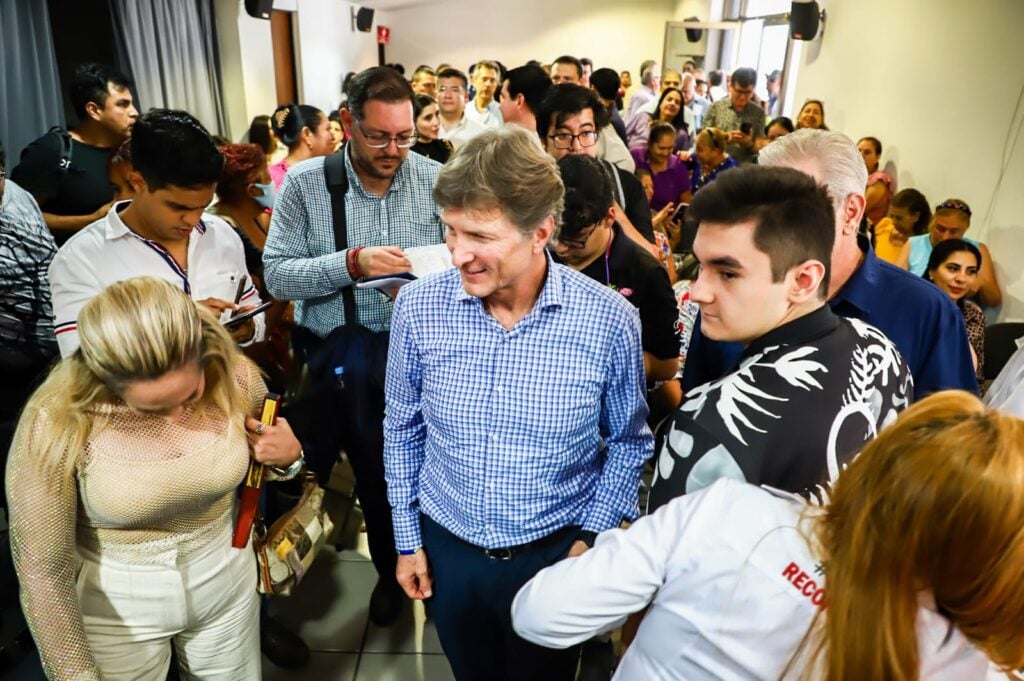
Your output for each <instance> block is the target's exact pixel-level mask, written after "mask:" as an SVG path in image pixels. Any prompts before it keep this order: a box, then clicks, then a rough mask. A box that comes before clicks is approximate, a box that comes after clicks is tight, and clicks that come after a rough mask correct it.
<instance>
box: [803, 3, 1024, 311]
mask: <svg viewBox="0 0 1024 681" xmlns="http://www.w3.org/2000/svg"><path fill="white" fill-rule="evenodd" d="M819 3H820V4H821V5H822V7H823V8H825V9H826V10H827V12H828V18H827V22H826V25H825V29H824V34H823V36H822V37H821V39H820V40H819V41H815V42H813V43H808V44H805V46H804V50H803V57H802V62H801V66H800V69H799V74H798V76H797V83H796V97H795V103H796V104H799V103H800V102H803V100H804V99H806V98H815V99H822V100H824V102H825V106H826V118H827V121H828V124H829V126H830V127H831V128H832V129H833V130H840V131H842V132H845V133H846V134H848V135H849V136H850V137H852V138H853V139H854V140H855V141H856V140H857V139H858V138H859V137H863V136H865V135H873V136H875V137H878V138H879V139H880V140H881V141H882V144H883V147H884V153H883V160H884V161H885V160H891V161H894V162H895V163H896V166H897V168H898V177H897V180H898V184H899V187H901V188H905V187H916V188H917V189H919V190H921V191H922V192H924V194H925V196H927V197H928V199H929V201H930V202H931V203H932V204H933V205H935V204H938V203H939V202H941V201H942V200H943V199H945V198H949V197H958V198H961V199H964V200H965V201H967V202H968V203H969V204H970V205H971V208H972V209H973V210H974V218H973V221H972V226H971V230H970V232H969V236H972V237H974V238H977V239H980V240H982V241H984V242H986V243H987V244H988V245H989V248H990V249H991V251H992V254H993V259H994V260H995V264H996V268H997V272H998V274H999V276H1000V279H1001V283H1002V285H1003V288H1004V291H1005V292H1006V294H1007V295H1006V296H1005V299H1004V303H1003V309H1002V312H1001V319H1004V320H1021V319H1024V192H1022V191H1021V188H1022V187H1024V146H1022V147H1017V148H1016V149H1011V147H1012V145H1013V136H1014V135H1017V134H1019V132H1020V125H1021V122H1022V119H1021V116H1020V115H1019V114H1018V116H1017V119H1016V120H1014V113H1015V107H1016V105H1017V102H1018V97H1019V96H1020V94H1021V91H1022V88H1024V71H1022V70H1021V68H1020V64H1022V63H1024V40H1022V39H1021V35H1020V29H1021V27H1022V26H1024V3H1022V2H1020V1H1019V0H987V1H986V2H964V1H963V0H900V1H899V2H892V0H858V1H857V2H850V1H849V0H819ZM1011 128H1012V130H1013V134H1012V135H1010V140H1009V143H1008V131H1010V130H1011ZM1004 153H1005V154H1006V156H1007V160H1006V162H1007V172H1006V175H1005V177H1004V179H1003V181H1002V184H1001V187H1000V188H998V189H997V183H998V180H999V174H1000V167H1001V165H1002V163H1003V160H1004Z"/></svg>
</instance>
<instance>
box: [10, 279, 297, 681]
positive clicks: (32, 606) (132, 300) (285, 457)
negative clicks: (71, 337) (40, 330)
mask: <svg viewBox="0 0 1024 681" xmlns="http://www.w3.org/2000/svg"><path fill="white" fill-rule="evenodd" d="M79 336H80V339H81V347H80V348H79V349H78V350H77V351H76V352H75V353H74V354H73V355H71V356H70V357H68V358H67V359H65V360H64V361H63V362H62V363H61V364H59V365H58V366H57V367H56V368H55V369H54V370H53V372H52V373H51V374H50V376H49V378H48V379H47V380H46V382H45V383H44V384H43V385H42V387H40V388H39V390H38V391H36V393H35V395H34V396H33V397H32V399H31V400H30V401H29V404H28V406H27V407H26V408H25V412H24V414H23V415H22V418H21V421H20V423H19V424H18V431H17V433H16V435H15V441H14V446H13V448H12V452H11V457H10V461H9V463H8V467H7V490H8V497H9V499H10V511H11V543H12V547H13V552H14V561H15V566H16V567H17V570H18V576H19V580H20V582H21V597H22V605H23V608H24V611H25V615H26V618H27V619H28V622H29V625H30V627H31V629H32V635H33V637H34V638H35V641H36V644H37V646H38V648H39V652H40V655H41V657H42V661H43V667H44V670H45V671H46V675H47V677H48V678H50V679H55V680H65V679H66V680H69V681H70V680H72V679H73V680H75V681H82V680H93V679H97V680H98V679H103V680H104V681H111V680H120V679H124V680H128V679H132V680H144V681H148V680H150V679H152V680H154V681H157V680H160V681H162V680H163V679H164V678H166V675H167V671H168V667H169V663H170V655H171V645H172V644H173V645H174V646H175V648H176V650H177V653H178V659H179V662H180V664H181V676H182V678H186V679H218V680H223V681H228V680H230V681H242V680H247V679H254V680H255V679H259V677H260V650H259V614H258V612H259V603H258V598H257V594H256V564H255V556H254V555H253V552H252V550H251V549H248V548H246V549H234V548H232V547H231V528H232V518H233V514H232V509H233V503H234V498H235V489H236V488H237V487H238V485H239V483H240V482H241V480H242V478H243V476H244V475H245V472H246V468H247V466H248V463H249V458H250V453H251V454H252V456H254V457H255V458H256V460H258V461H261V462H262V463H265V464H269V465H272V466H276V467H278V469H279V470H280V469H287V468H289V467H291V466H292V464H293V463H299V462H300V461H301V453H302V452H301V448H300V446H299V443H298V441H297V440H296V439H295V436H294V435H293V434H292V431H291V428H290V427H289V426H288V424H287V423H286V422H284V420H283V419H281V420H279V421H278V424H277V425H275V426H269V427H264V426H262V425H260V424H259V422H258V421H256V420H255V419H254V418H252V415H253V414H255V413H258V412H257V410H258V409H259V407H260V406H261V404H262V400H263V397H264V395H265V393H266V387H265V386H264V384H263V380H262V379H261V378H260V375H259V372H258V370H257V369H256V368H255V366H254V365H253V364H252V363H251V362H249V361H248V360H247V359H245V358H244V357H243V356H242V355H241V354H240V353H239V352H238V351H237V350H236V348H235V344H234V342H233V341H232V340H231V338H230V336H229V335H228V334H227V332H226V331H225V330H224V329H223V327H222V326H221V324H220V323H219V322H218V321H217V320H216V319H215V318H214V317H213V316H212V314H210V313H209V312H207V311H206V310H203V309H200V308H199V307H197V306H196V304H195V303H194V302H193V301H192V300H191V299H189V297H188V296H186V295H185V294H184V293H182V292H181V291H180V290H178V289H176V288H175V287H174V286H172V285H171V284H169V283H167V282H165V281H162V280H158V279H155V278H139V279H130V280H127V281H123V282H119V283H117V284H114V285H112V286H110V287H109V288H107V289H105V290H104V291H103V292H101V293H100V294H99V295H97V296H96V297H95V298H93V299H92V300H90V301H89V302H88V303H87V304H86V305H85V307H84V308H83V309H82V312H81V313H80V315H79ZM298 468H299V466H295V467H294V468H293V469H292V470H289V471H287V472H288V473H291V472H292V471H296V472H297V470H298ZM281 472H282V474H283V473H285V472H286V471H283V470H282V471H281ZM271 477H273V476H271ZM281 477H285V476H284V475H282V476H281Z"/></svg>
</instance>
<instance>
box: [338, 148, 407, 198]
mask: <svg viewBox="0 0 1024 681" xmlns="http://www.w3.org/2000/svg"><path fill="white" fill-rule="evenodd" d="M343 153H344V154H345V172H346V173H348V182H349V184H350V185H352V186H354V187H358V188H359V191H360V192H362V193H363V195H364V196H366V197H368V198H371V199H375V200H378V201H379V200H380V199H381V198H382V197H380V196H378V195H376V194H371V193H370V192H368V191H366V187H364V186H363V181H362V180H361V179H359V175H358V174H357V173H356V169H355V167H354V166H353V165H352V151H351V149H350V148H349V145H347V144H346V145H345V149H344V151H343ZM409 153H410V154H411V153H415V152H409ZM410 163H412V161H410V160H409V155H406V157H405V160H404V161H402V163H401V165H399V166H398V172H396V173H395V174H394V176H393V177H392V178H391V186H390V187H388V191H387V194H390V193H391V192H394V191H400V190H401V189H402V187H404V186H405V178H406V177H407V176H408V174H409V172H410V170H409V167H408V166H409V164H410Z"/></svg>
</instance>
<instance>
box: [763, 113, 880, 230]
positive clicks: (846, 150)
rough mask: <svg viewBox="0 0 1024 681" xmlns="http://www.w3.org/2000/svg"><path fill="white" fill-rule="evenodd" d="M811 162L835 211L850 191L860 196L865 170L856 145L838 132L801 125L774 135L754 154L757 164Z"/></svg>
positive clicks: (864, 185) (779, 164) (865, 177)
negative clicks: (795, 128) (776, 135)
mask: <svg viewBox="0 0 1024 681" xmlns="http://www.w3.org/2000/svg"><path fill="white" fill-rule="evenodd" d="M807 160H810V161H813V162H815V163H816V164H817V166H818V168H819V169H820V172H821V176H820V177H818V178H817V179H818V181H819V182H822V183H823V184H824V185H825V186H826V187H827V188H828V195H829V196H830V197H831V198H832V204H833V206H835V208H836V213H837V214H838V213H839V210H840V209H841V208H842V206H843V202H844V201H846V197H848V196H849V195H850V194H860V195H861V196H863V195H864V188H865V187H866V186H867V183H868V170H867V167H866V166H865V165H864V159H863V158H861V155H860V152H859V151H858V150H857V145H855V144H854V143H853V140H851V139H850V138H849V137H847V136H846V135H844V134H842V133H841V132H831V131H827V130H813V129H811V128H801V129H800V130H797V131H796V132H792V133H790V134H788V135H784V136H783V137H780V138H778V139H777V140H775V141H774V142H772V143H771V144H769V145H768V146H766V147H765V148H764V149H762V150H761V152H760V153H759V154H758V156H757V162H758V164H759V165H764V166H786V167H793V166H795V165H797V164H799V163H801V162H803V161H807Z"/></svg>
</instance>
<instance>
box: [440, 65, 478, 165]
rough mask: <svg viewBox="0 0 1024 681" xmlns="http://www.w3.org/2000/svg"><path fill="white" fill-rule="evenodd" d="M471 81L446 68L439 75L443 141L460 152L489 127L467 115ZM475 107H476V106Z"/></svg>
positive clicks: (464, 75)
mask: <svg viewBox="0 0 1024 681" xmlns="http://www.w3.org/2000/svg"><path fill="white" fill-rule="evenodd" d="M468 91H469V79H468V78H466V74H465V73H463V72H462V71H459V70H458V69H453V68H450V67H449V68H446V69H442V70H441V71H439V72H438V74H437V108H438V109H439V110H440V113H441V139H446V140H448V141H449V142H451V143H452V146H453V147H454V148H455V149H456V150H458V148H459V147H461V146H462V145H463V144H465V143H466V142H468V141H469V140H471V139H473V138H474V137H476V136H477V135H479V134H480V133H482V132H483V131H484V130H487V127H486V126H485V125H484V124H483V123H481V122H479V121H478V120H476V119H475V118H473V117H472V116H467V115H466V101H467V92H468ZM474 106H476V105H475V104H474Z"/></svg>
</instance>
